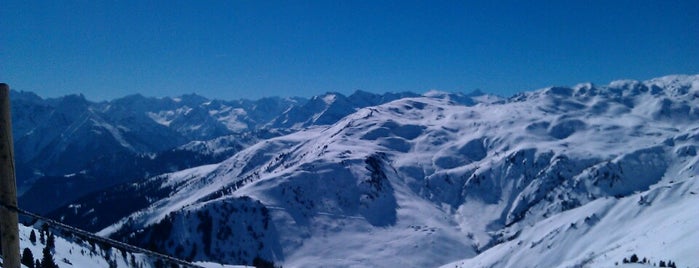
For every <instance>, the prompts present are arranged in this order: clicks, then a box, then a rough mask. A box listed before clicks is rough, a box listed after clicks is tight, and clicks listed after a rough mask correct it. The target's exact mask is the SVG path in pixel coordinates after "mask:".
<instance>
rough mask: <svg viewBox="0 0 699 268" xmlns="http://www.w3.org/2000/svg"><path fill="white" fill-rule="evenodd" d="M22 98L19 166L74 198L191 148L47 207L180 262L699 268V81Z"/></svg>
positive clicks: (75, 222) (83, 225)
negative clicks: (292, 95)
mask: <svg viewBox="0 0 699 268" xmlns="http://www.w3.org/2000/svg"><path fill="white" fill-rule="evenodd" d="M18 96H19V97H18ZM13 97H14V99H13V101H14V102H13V104H14V105H15V106H13V108H15V109H18V111H20V112H17V113H15V114H14V116H15V118H14V119H13V120H15V121H14V122H16V123H15V124H16V126H17V127H16V128H15V138H16V140H17V141H16V144H17V147H16V148H17V149H16V150H17V154H18V158H19V159H23V162H22V163H23V165H27V166H28V167H32V168H31V169H28V168H26V167H25V169H27V170H29V171H30V172H29V173H28V174H44V175H52V176H59V177H60V178H61V180H63V181H62V182H61V184H62V185H67V184H70V183H71V178H73V177H77V176H79V175H80V174H83V175H84V177H90V176H92V177H90V178H88V179H92V180H97V181H102V180H103V179H104V178H102V177H99V176H96V175H91V174H109V173H116V174H121V172H124V173H130V172H132V171H129V169H130V168H129V167H130V166H133V167H134V168H135V167H138V165H137V164H133V165H131V164H129V165H118V164H117V163H119V162H120V161H117V160H115V161H112V162H110V161H104V162H103V163H105V164H104V165H101V166H100V165H96V164H94V162H92V161H94V159H99V158H100V157H102V156H103V155H109V154H113V155H117V154H119V153H123V154H125V155H130V156H134V157H131V158H128V157H127V159H130V160H129V161H131V160H133V159H140V160H134V161H135V162H133V163H140V162H138V161H146V160H144V159H151V160H153V159H158V157H164V156H163V155H165V153H163V152H171V153H173V154H176V153H177V152H187V153H183V155H184V156H173V157H171V158H164V159H170V160H167V161H164V163H174V164H172V166H169V167H167V168H164V167H163V166H162V163H163V162H160V161H155V163H152V164H151V165H147V167H148V168H143V169H139V172H135V173H136V175H134V176H130V177H129V178H128V179H127V178H123V179H121V180H115V181H113V182H110V183H113V184H112V185H115V186H114V187H110V188H109V189H103V190H100V191H96V192H92V193H87V192H88V191H83V192H84V194H85V195H84V196H82V197H80V198H78V199H77V200H71V199H75V198H77V197H76V196H72V197H70V198H69V197H66V198H64V199H63V200H66V201H65V204H64V205H63V206H61V207H60V208H58V209H56V210H54V211H53V212H52V213H51V215H52V216H53V217H54V218H56V219H61V220H62V221H64V222H66V223H69V224H71V225H76V226H79V227H81V228H85V229H88V230H92V231H99V233H100V234H101V235H104V236H110V237H112V238H115V239H119V240H123V241H127V242H129V243H133V244H135V245H140V246H142V247H147V248H150V249H153V250H157V251H160V252H165V253H168V254H172V255H174V256H178V257H180V258H183V259H186V260H191V261H207V262H216V263H225V264H251V263H252V262H253V260H254V259H256V258H257V259H264V260H268V261H273V262H274V263H277V264H283V265H284V266H285V267H438V266H444V267H612V266H615V265H616V264H622V265H623V259H624V258H629V257H630V256H631V255H632V254H636V255H637V256H639V257H641V258H648V259H650V260H651V262H654V263H658V261H660V260H673V261H674V262H675V263H677V265H678V267H685V266H689V267H697V266H699V261H698V260H697V259H696V247H695V243H696V241H699V225H697V224H696V219H695V218H696V217H695V214H696V213H695V210H696V204H697V202H699V195H698V194H697V193H699V156H698V155H697V148H698V147H699V75H693V76H682V75H675V76H666V77H661V78H657V79H652V80H648V81H643V82H640V81H627V80H623V81H615V82H612V83H611V84H609V85H607V86H595V85H592V84H580V85H576V86H574V87H570V88H569V87H551V88H545V89H540V90H536V91H531V92H525V93H522V94H518V95H516V96H513V97H510V98H507V99H503V98H499V97H495V96H490V95H486V94H482V93H475V94H468V95H466V94H449V93H443V92H428V93H426V94H423V95H417V94H412V93H403V94H384V95H376V94H371V93H366V92H357V93H355V94H353V95H351V96H349V97H345V96H343V95H341V94H337V93H328V94H325V95H323V96H318V97H314V98H311V99H308V100H304V99H279V98H271V99H263V100H260V101H258V102H252V101H251V102H248V101H236V102H224V101H211V100H206V99H204V98H201V97H198V96H183V97H181V98H166V99H152V98H144V97H141V96H131V97H127V98H124V99H121V100H115V101H112V102H105V103H90V102H87V101H85V100H84V98H81V97H79V96H70V97H65V98H62V99H55V100H54V99H50V100H42V99H40V98H38V97H36V96H35V95H33V94H28V93H15V96H13ZM15 103H22V104H15ZM255 103H258V104H255ZM261 103H264V104H261ZM16 107H20V108H16ZM22 109H24V111H23V112H22ZM13 111H14V110H13ZM33 111H36V112H33ZM263 111H265V112H263ZM32 120H33V121H32ZM23 121H24V122H23ZM28 122H33V124H32V123H28ZM59 123H60V124H59ZM45 124H47V125H46V126H45ZM32 126H33V127H32ZM46 132H50V133H49V134H46V135H45V136H44V135H42V134H41V133H46ZM22 133H23V134H22ZM31 148H42V149H40V150H32V149H31ZM83 150H84V151H83ZM95 150H96V151H95ZM20 152H22V154H23V155H22V156H19V154H20ZM83 156H85V159H83ZM146 156H147V157H146ZM193 156H198V157H200V158H198V159H199V160H197V161H192V160H191V159H197V158H192V157H193ZM204 156H206V157H204ZM139 157H140V158H139ZM207 157H209V158H207ZM42 159H43V160H44V161H45V163H38V164H36V165H35V164H33V163H34V162H40V161H41V160H42ZM114 159H118V158H114ZM183 159H189V160H188V161H189V162H186V161H183ZM219 160H221V161H219ZM33 161H34V162H33ZM63 162H69V163H66V164H63ZM129 163H131V162H129ZM110 167H111V168H110ZM113 167H116V168H113ZM184 167H191V168H187V169H184ZM114 169H119V170H117V171H115V170H114ZM168 169H170V170H172V171H174V172H170V170H168ZM83 170H85V171H84V172H81V171H83ZM104 170H107V171H104ZM175 170H177V171H175ZM155 171H162V172H161V173H163V174H157V173H158V172H155ZM68 173H75V174H71V175H66V174H68ZM148 175H153V176H148ZM116 176H118V175H116ZM144 177H148V178H145V179H141V178H144ZM42 180H48V181H51V180H52V179H49V178H44V179H39V180H38V181H39V182H41V181H42ZM86 180H87V179H86ZM27 181H28V184H25V185H29V184H31V182H32V178H31V176H28V177H27ZM117 181H121V182H124V181H129V183H121V184H117V183H116V182H117ZM39 182H37V183H35V186H34V187H33V188H36V184H38V183H39ZM101 185H105V184H101ZM73 187H77V188H80V187H81V186H80V185H77V186H73ZM96 188H99V187H95V188H94V189H96ZM94 189H93V190H94ZM31 192H32V190H29V191H28V192H26V193H25V197H26V196H28V195H29V194H30V193H31ZM67 193H68V194H70V193H71V192H67ZM22 204H23V203H22V202H20V205H22Z"/></svg>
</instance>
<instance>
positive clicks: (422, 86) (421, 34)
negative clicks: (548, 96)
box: [0, 0, 699, 100]
mask: <svg viewBox="0 0 699 268" xmlns="http://www.w3.org/2000/svg"><path fill="white" fill-rule="evenodd" d="M0 59H1V63H0V81H2V82H5V83H9V84H10V86H12V88H14V89H17V90H28V91H34V92H37V93H38V94H39V95H41V96H44V97H55V96H61V95H65V94H69V93H83V94H85V96H86V97H87V98H88V99H91V100H104V99H112V98H116V97H121V96H124V95H128V94H133V93H142V94H143V95H146V96H176V95H181V94H184V93H192V92H194V93H197V94H201V95H204V96H207V97H210V98H219V99H237V98H252V99H256V98H260V97H265V96H273V95H280V96H311V95H316V94H320V93H323V92H327V91H337V92H341V93H351V92H353V91H355V90H357V89H361V90H365V91H371V92H385V91H394V92H395V91H415V92H424V91H426V90H429V89H439V90H445V91H465V92H470V91H472V90H474V89H476V88H479V89H481V90H483V91H486V92H491V93H496V94H500V95H503V96H509V95H511V94H513V93H515V92H519V91H523V90H531V89H537V88H541V87H545V86H550V85H574V84H576V83H578V82H586V81H590V82H593V83H598V84H606V83H608V82H609V81H611V80H614V79H619V78H630V79H638V80H644V79H649V78H652V77H657V76H662V75H667V74H677V73H680V74H695V73H699V1H697V0H687V1H674V0H669V1H661V0H658V1H643V0H640V1H638V0H634V1H621V0H603V1H598V0H585V1H554V0H551V1H470V0H464V1H409V0H408V1H406V0H401V1H384V0H378V1H369V0H350V1H335V0H319V1H293V0H289V1H214V0H205V1H195V0H186V1H178V0H175V1H170V0H168V1H148V0H126V1H106V0H97V1H85V0H80V1H77V0H76V1H70V0H68V1H16V0H3V1H2V2H0Z"/></svg>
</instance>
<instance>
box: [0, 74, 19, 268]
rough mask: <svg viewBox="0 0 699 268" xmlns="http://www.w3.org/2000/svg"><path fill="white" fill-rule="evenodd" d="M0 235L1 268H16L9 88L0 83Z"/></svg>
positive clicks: (17, 241)
mask: <svg viewBox="0 0 699 268" xmlns="http://www.w3.org/2000/svg"><path fill="white" fill-rule="evenodd" d="M0 202H1V203H2V205H3V206H0V231H1V232H2V235H1V239H2V255H3V267H5V268H19V267H20V264H19V220H18V218H17V210H14V209H10V208H8V207H7V206H9V207H13V208H17V182H16V181H15V158H14V150H13V145H12V117H10V87H9V86H8V85H7V84H5V83H0Z"/></svg>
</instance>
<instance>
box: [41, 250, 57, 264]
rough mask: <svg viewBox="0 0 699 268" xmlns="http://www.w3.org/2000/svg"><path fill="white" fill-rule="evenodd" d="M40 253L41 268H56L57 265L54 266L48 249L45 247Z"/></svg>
mask: <svg viewBox="0 0 699 268" xmlns="http://www.w3.org/2000/svg"><path fill="white" fill-rule="evenodd" d="M42 253H43V256H42V257H41V268H58V265H56V262H55V261H54V260H53V255H51V250H50V249H49V247H45V248H44V250H43V251H42Z"/></svg>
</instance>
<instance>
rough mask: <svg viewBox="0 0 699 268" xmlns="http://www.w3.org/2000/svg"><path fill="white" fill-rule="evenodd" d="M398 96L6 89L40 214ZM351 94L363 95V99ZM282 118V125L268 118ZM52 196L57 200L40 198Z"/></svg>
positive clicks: (26, 184)
mask: <svg viewBox="0 0 699 268" xmlns="http://www.w3.org/2000/svg"><path fill="white" fill-rule="evenodd" d="M406 94H408V93H404V94H392V93H388V94H383V95H379V94H372V93H367V92H357V93H355V94H353V95H352V96H350V97H349V98H348V97H345V96H343V95H342V94H339V93H334V94H332V96H334V98H335V99H337V100H343V101H328V103H325V104H324V105H327V106H328V107H325V106H323V105H309V103H313V102H314V100H315V99H316V98H314V99H312V100H311V101H308V100H306V99H303V98H278V97H272V98H264V99H260V100H255V101H252V100H234V101H222V100H210V99H207V98H204V97H202V96H198V95H195V94H189V95H183V96H180V97H176V98H149V97H144V96H141V95H131V96H127V97H124V98H120V99H116V100H113V101H108V102H99V103H95V102H90V101H88V100H86V99H85V98H84V97H83V96H82V95H70V96H65V97H61V98H56V99H42V98H41V97H39V96H37V95H36V94H33V93H30V92H16V91H13V92H12V108H13V110H12V115H13V124H14V128H13V132H14V133H13V134H14V138H15V151H16V165H17V177H18V182H19V183H18V186H19V188H20V189H19V190H20V194H22V200H21V201H22V203H23V204H25V205H26V206H27V208H28V209H31V210H33V211H37V212H42V213H43V212H48V211H50V210H52V209H54V208H56V207H57V206H60V205H63V204H64V203H66V202H69V201H72V200H74V199H75V198H78V197H80V196H82V195H84V194H87V193H89V192H92V191H95V190H99V189H104V188H106V187H109V186H112V185H117V184H120V183H123V182H127V181H131V180H135V179H143V178H147V177H150V176H153V175H157V174H161V173H166V172H173V171H177V170H182V169H186V168H190V167H195V166H199V165H203V164H211V163H216V162H220V161H222V160H223V159H225V158H228V157H230V156H232V155H233V154H234V153H236V152H238V151H240V150H241V149H243V148H245V147H247V146H249V145H251V144H254V143H256V142H257V141H259V140H261V139H267V138H271V137H276V136H280V135H283V134H286V133H290V132H292V131H295V130H298V129H299V128H300V127H306V126H310V125H321V124H332V123H335V122H336V121H337V120H339V119H341V118H342V117H344V116H346V115H348V114H351V113H353V112H355V111H356V110H357V109H359V108H362V107H365V106H368V105H376V104H380V103H383V102H387V101H390V100H393V99H396V98H399V97H401V96H404V95H406ZM355 96H362V97H361V98H358V97H355ZM280 118H285V121H284V122H285V124H288V126H287V125H282V124H276V123H275V122H278V121H279V120H280ZM46 196H51V197H52V198H53V199H54V200H56V201H55V202H51V203H47V202H43V201H42V200H43V197H46Z"/></svg>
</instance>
